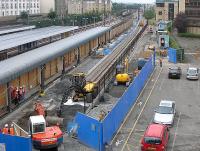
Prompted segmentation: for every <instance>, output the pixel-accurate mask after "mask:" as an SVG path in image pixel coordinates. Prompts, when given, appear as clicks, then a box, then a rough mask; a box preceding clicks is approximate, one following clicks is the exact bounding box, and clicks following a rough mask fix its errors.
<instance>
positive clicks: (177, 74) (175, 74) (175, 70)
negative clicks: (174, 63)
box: [168, 67, 182, 79]
mask: <svg viewBox="0 0 200 151" xmlns="http://www.w3.org/2000/svg"><path fill="white" fill-rule="evenodd" d="M181 74H182V71H181V67H170V68H169V73H168V78H169V79H171V78H172V79H174V78H176V79H180V78H181Z"/></svg>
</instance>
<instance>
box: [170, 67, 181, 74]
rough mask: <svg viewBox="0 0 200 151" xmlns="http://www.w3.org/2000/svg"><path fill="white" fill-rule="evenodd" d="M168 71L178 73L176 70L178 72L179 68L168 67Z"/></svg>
mask: <svg viewBox="0 0 200 151" xmlns="http://www.w3.org/2000/svg"><path fill="white" fill-rule="evenodd" d="M169 72H170V73H178V72H179V70H178V69H176V68H174V69H169Z"/></svg>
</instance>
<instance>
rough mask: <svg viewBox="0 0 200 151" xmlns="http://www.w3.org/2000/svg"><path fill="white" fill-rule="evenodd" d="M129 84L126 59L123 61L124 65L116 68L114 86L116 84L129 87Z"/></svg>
mask: <svg viewBox="0 0 200 151" xmlns="http://www.w3.org/2000/svg"><path fill="white" fill-rule="evenodd" d="M130 82H131V77H130V75H129V74H128V59H127V58H126V59H125V61H124V65H121V64H120V65H117V67H116V77H115V82H114V85H118V84H126V86H129V84H130Z"/></svg>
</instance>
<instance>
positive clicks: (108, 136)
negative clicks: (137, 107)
mask: <svg viewBox="0 0 200 151" xmlns="http://www.w3.org/2000/svg"><path fill="white" fill-rule="evenodd" d="M153 69H154V66H153V62H152V58H151V59H149V61H148V62H147V63H146V64H145V66H144V67H143V68H142V70H141V72H140V74H139V75H138V76H137V77H136V78H135V79H134V81H133V83H132V84H131V85H130V87H129V88H128V89H127V91H126V92H125V93H124V94H123V96H122V97H121V98H120V100H119V101H118V103H117V104H116V106H115V107H114V108H113V109H112V111H111V112H110V113H109V114H108V115H107V116H106V118H105V119H104V120H103V143H104V144H106V143H109V142H110V141H111V140H112V138H113V136H114V134H115V133H116V132H117V130H118V129H119V127H120V125H121V123H122V121H123V120H124V118H125V117H126V115H127V113H128V112H129V110H130V109H131V107H132V106H133V105H134V103H135V102H136V100H137V98H138V96H139V94H140V92H141V91H142V89H143V87H144V85H145V83H146V81H147V80H148V77H149V76H150V75H151V73H152V71H153ZM116 117H117V118H116Z"/></svg>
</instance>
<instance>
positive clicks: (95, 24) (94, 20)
mask: <svg viewBox="0 0 200 151" xmlns="http://www.w3.org/2000/svg"><path fill="white" fill-rule="evenodd" d="M92 18H93V19H94V27H95V26H96V23H95V18H97V17H92Z"/></svg>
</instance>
